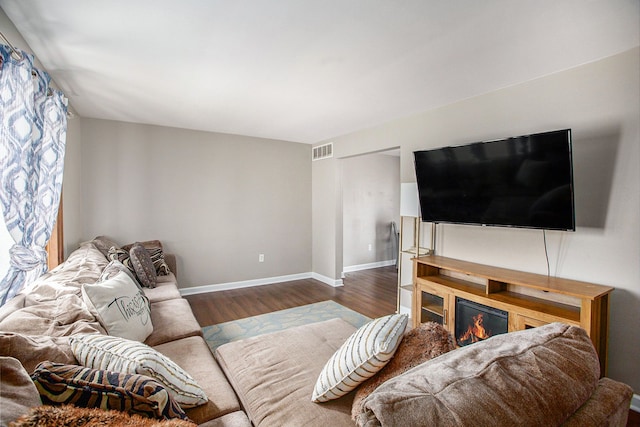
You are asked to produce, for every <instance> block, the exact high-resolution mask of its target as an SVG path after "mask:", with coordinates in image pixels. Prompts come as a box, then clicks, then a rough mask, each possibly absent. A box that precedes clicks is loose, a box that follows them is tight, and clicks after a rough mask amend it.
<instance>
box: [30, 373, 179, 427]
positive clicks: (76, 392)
mask: <svg viewBox="0 0 640 427" xmlns="http://www.w3.org/2000/svg"><path fill="white" fill-rule="evenodd" d="M31 379H32V380H33V382H34V384H35V385H36V388H37V389H38V392H39V393H40V397H41V399H42V402H43V403H45V404H54V405H55V404H59V405H60V404H72V405H75V406H80V407H85V408H102V409H117V410H119V411H124V412H128V413H130V414H140V415H144V416H146V417H149V418H160V419H172V418H180V419H187V416H186V414H185V413H184V411H183V410H182V408H180V405H178V404H177V403H176V402H175V401H174V400H173V399H172V398H171V395H170V394H169V392H168V391H167V390H166V389H165V388H164V387H163V386H162V385H161V384H160V383H158V382H156V381H155V380H154V379H153V378H150V377H147V376H144V375H138V374H123V373H118V372H110V371H103V370H98V369H91V368H85V367H82V366H77V365H66V364H61V363H51V362H42V363H41V364H40V365H38V367H37V368H36V370H35V371H34V372H33V373H32V374H31Z"/></svg>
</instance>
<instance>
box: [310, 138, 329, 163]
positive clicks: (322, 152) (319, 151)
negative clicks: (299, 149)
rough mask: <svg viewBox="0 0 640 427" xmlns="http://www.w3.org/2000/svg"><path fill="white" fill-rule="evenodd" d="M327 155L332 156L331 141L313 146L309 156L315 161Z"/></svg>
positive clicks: (327, 156)
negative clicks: (311, 153)
mask: <svg viewBox="0 0 640 427" xmlns="http://www.w3.org/2000/svg"><path fill="white" fill-rule="evenodd" d="M329 157H333V142H330V143H328V144H324V145H318V146H317V147H313V155H312V157H311V160H313V161H316V160H321V159H326V158H329Z"/></svg>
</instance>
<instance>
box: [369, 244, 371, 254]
mask: <svg viewBox="0 0 640 427" xmlns="http://www.w3.org/2000/svg"><path fill="white" fill-rule="evenodd" d="M369 252H371V243H369Z"/></svg>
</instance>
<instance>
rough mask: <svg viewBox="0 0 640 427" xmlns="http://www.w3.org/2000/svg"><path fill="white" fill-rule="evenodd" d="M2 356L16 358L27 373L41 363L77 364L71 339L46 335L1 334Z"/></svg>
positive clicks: (0, 353) (0, 348)
mask: <svg viewBox="0 0 640 427" xmlns="http://www.w3.org/2000/svg"><path fill="white" fill-rule="evenodd" d="M0 356H11V357H15V358H16V359H18V360H19V361H20V363H21V364H22V366H24V368H25V369H26V370H27V372H33V371H34V369H36V366H38V364H39V363H40V362H43V361H45V360H50V361H53V362H57V363H66V364H75V363H76V358H75V357H74V356H73V352H72V351H71V347H70V346H69V339H68V338H66V337H49V336H46V335H35V336H28V335H22V334H17V333H13V332H0Z"/></svg>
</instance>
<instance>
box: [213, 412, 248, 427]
mask: <svg viewBox="0 0 640 427" xmlns="http://www.w3.org/2000/svg"><path fill="white" fill-rule="evenodd" d="M200 427H253V426H252V425H251V421H249V418H247V414H245V413H244V412H242V411H236V412H232V413H230V414H227V415H223V416H221V417H220V418H215V419H213V420H209V421H207V422H206V423H202V424H200Z"/></svg>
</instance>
